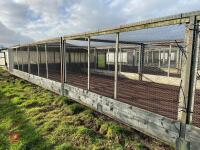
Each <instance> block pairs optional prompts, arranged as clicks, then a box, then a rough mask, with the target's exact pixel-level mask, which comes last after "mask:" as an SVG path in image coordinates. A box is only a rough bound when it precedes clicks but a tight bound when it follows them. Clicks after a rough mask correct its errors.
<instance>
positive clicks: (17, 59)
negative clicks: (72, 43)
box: [16, 47, 19, 70]
mask: <svg viewBox="0 0 200 150" xmlns="http://www.w3.org/2000/svg"><path fill="white" fill-rule="evenodd" d="M17 49H18V48H17V47H16V58H17V69H18V70H19V59H18V50H17Z"/></svg>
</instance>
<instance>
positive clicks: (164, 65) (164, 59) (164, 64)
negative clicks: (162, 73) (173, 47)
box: [163, 49, 165, 67]
mask: <svg viewBox="0 0 200 150" xmlns="http://www.w3.org/2000/svg"><path fill="white" fill-rule="evenodd" d="M163 66H164V67H165V49H163Z"/></svg>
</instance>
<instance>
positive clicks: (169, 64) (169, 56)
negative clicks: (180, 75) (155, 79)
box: [167, 44, 172, 77]
mask: <svg viewBox="0 0 200 150" xmlns="http://www.w3.org/2000/svg"><path fill="white" fill-rule="evenodd" d="M171 51H172V45H171V44H170V45H169V55H168V72H167V76H168V77H169V76H170V67H171Z"/></svg>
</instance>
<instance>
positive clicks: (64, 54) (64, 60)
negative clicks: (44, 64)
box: [63, 40, 67, 82]
mask: <svg viewBox="0 0 200 150" xmlns="http://www.w3.org/2000/svg"><path fill="white" fill-rule="evenodd" d="M65 43H66V42H65V40H63V56H64V57H63V62H64V82H67V61H66V60H67V59H66V57H67V56H66V47H65V46H66V44H65Z"/></svg>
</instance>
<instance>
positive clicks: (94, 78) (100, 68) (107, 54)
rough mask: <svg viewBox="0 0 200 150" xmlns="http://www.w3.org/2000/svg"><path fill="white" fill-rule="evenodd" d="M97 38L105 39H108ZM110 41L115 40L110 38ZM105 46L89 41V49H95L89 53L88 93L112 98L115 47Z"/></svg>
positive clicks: (99, 42)
mask: <svg viewBox="0 0 200 150" xmlns="http://www.w3.org/2000/svg"><path fill="white" fill-rule="evenodd" d="M93 38H94V39H95V38H96V37H93ZM98 38H99V39H101V38H104V39H107V38H108V37H107V36H104V37H98ZM110 39H115V37H114V36H112V37H110ZM106 44H108V43H104V42H101V41H96V42H94V41H91V47H95V49H92V51H91V53H90V58H91V59H90V64H91V65H90V72H91V74H90V91H92V92H95V93H97V94H100V95H103V96H106V97H110V98H113V97H114V54H115V48H114V46H115V45H113V44H111V43H109V46H107V45H106ZM92 64H94V65H92Z"/></svg>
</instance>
